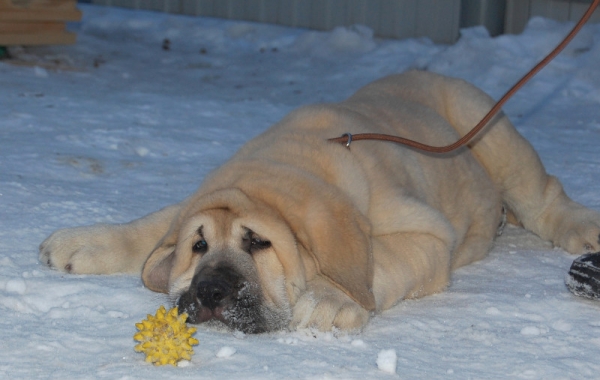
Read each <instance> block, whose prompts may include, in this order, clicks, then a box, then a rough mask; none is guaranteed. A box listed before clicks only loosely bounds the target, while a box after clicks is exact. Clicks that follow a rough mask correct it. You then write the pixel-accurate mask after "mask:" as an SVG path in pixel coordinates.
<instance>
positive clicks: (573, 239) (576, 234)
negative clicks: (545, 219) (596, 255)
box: [554, 209, 600, 255]
mask: <svg viewBox="0 0 600 380" xmlns="http://www.w3.org/2000/svg"><path fill="white" fill-rule="evenodd" d="M561 224H562V225H561V228H560V230H559V233H558V234H557V235H558V236H556V238H555V239H554V245H556V246H559V247H561V248H563V249H564V250H565V251H567V252H569V253H572V254H577V255H581V254H584V253H591V252H598V251H600V214H598V213H596V212H594V211H590V210H585V209H583V210H577V211H576V212H573V213H571V214H570V215H565V217H564V219H563V221H562V223H561Z"/></svg>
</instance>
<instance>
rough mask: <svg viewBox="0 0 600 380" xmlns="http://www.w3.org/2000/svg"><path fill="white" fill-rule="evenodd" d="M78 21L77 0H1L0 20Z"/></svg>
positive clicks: (79, 13) (79, 17)
mask: <svg viewBox="0 0 600 380" xmlns="http://www.w3.org/2000/svg"><path fill="white" fill-rule="evenodd" d="M4 20H10V21H78V20H81V12H80V11H79V10H78V9H77V8H76V2H75V0H32V1H22V0H0V21H4Z"/></svg>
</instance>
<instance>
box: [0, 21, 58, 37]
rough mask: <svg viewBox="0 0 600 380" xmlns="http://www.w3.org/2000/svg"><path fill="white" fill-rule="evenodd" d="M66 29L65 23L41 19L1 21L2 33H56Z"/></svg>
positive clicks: (0, 28)
mask: <svg viewBox="0 0 600 380" xmlns="http://www.w3.org/2000/svg"><path fill="white" fill-rule="evenodd" d="M64 30H65V23H63V22H56V21H41V22H38V21H36V22H26V21H25V22H21V21H17V22H12V21H0V35H2V34H19V33H44V32H50V33H56V32H62V31H64Z"/></svg>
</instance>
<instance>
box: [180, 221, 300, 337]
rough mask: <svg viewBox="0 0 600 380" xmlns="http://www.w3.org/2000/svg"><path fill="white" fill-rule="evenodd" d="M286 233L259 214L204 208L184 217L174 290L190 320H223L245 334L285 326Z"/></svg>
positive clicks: (287, 310)
mask: <svg viewBox="0 0 600 380" xmlns="http://www.w3.org/2000/svg"><path fill="white" fill-rule="evenodd" d="M281 235H282V233H281V230H277V229H275V230H273V229H272V228H269V225H268V223H267V224H265V223H262V222H261V221H260V220H259V218H255V217H249V216H239V215H237V214H235V213H232V212H231V211H229V210H228V209H213V210H208V211H202V212H200V213H198V214H196V215H194V216H192V217H190V218H189V219H188V220H187V221H185V222H184V223H183V224H182V227H181V230H180V231H179V239H178V243H177V247H176V250H175V257H174V260H173V266H172V268H171V274H170V276H169V295H170V297H171V298H172V299H173V301H174V302H175V303H176V304H177V305H178V306H179V310H180V312H181V313H183V312H185V313H187V314H188V322H191V323H203V322H207V321H220V322H222V323H224V324H225V325H227V326H228V327H230V328H232V329H235V330H240V331H243V332H245V333H260V332H265V331H273V330H279V329H282V328H285V327H286V326H287V325H288V323H289V320H290V318H291V311H290V309H291V306H290V301H289V297H288V295H287V292H286V278H285V275H284V268H283V266H282V264H281V262H280V261H279V259H278V256H277V254H276V250H285V249H291V248H292V247H289V242H290V241H292V240H293V236H281ZM284 235H285V233H284ZM289 235H291V234H289ZM284 242H288V247H286V244H284Z"/></svg>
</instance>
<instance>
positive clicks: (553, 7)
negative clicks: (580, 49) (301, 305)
mask: <svg viewBox="0 0 600 380" xmlns="http://www.w3.org/2000/svg"><path fill="white" fill-rule="evenodd" d="M591 3H592V0H506V18H505V25H504V30H505V32H506V33H521V32H522V31H523V29H524V28H525V25H527V20H529V19H530V18H531V17H533V16H542V17H547V18H552V19H555V20H558V21H578V20H579V19H580V18H581V16H583V14H584V13H585V11H586V10H587V9H588V7H589V6H590V4H591ZM589 22H600V10H598V9H596V11H595V12H594V14H593V15H592V17H591V19H590V21H589Z"/></svg>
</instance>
